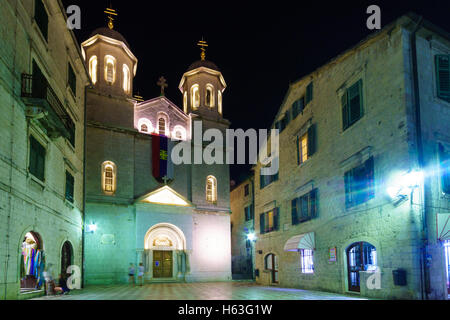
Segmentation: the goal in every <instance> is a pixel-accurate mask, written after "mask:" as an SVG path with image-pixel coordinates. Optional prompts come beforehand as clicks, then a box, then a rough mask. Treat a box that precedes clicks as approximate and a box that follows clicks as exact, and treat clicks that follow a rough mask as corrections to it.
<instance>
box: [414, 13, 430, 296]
mask: <svg viewBox="0 0 450 320" xmlns="http://www.w3.org/2000/svg"><path fill="white" fill-rule="evenodd" d="M422 21H423V18H422V17H419V20H418V21H417V22H416V27H415V28H414V30H413V32H412V33H411V38H410V41H411V55H412V57H411V58H412V72H413V92H414V104H413V108H414V115H415V125H416V143H417V157H418V164H419V168H420V169H421V170H422V171H423V169H424V168H425V163H424V151H423V141H422V122H421V114H420V92H419V91H420V90H419V76H418V67H417V46H416V40H417V36H416V33H417V31H418V30H419V29H420V27H421V25H422ZM425 181H426V179H424V188H423V193H424V195H423V206H422V219H423V223H422V234H421V238H422V239H421V240H422V248H421V249H422V250H421V261H420V262H421V263H420V267H421V274H420V277H421V285H422V290H421V291H422V300H428V293H430V277H429V272H430V270H429V265H428V262H427V257H428V253H427V251H428V250H427V245H428V221H427V219H428V198H427V196H426V193H427V188H426V186H425V184H426V183H425Z"/></svg>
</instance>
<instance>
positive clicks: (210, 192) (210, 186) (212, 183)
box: [206, 176, 217, 203]
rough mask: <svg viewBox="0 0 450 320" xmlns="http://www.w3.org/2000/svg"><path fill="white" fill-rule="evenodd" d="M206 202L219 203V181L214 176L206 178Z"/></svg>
mask: <svg viewBox="0 0 450 320" xmlns="http://www.w3.org/2000/svg"><path fill="white" fill-rule="evenodd" d="M206 201H208V202H211V203H214V202H216V201H217V180H216V178H215V177H213V176H208V177H207V178H206Z"/></svg>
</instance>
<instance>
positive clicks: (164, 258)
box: [153, 250, 173, 278]
mask: <svg viewBox="0 0 450 320" xmlns="http://www.w3.org/2000/svg"><path fill="white" fill-rule="evenodd" d="M172 260H173V259H172V251H167V250H166V251H162V250H161V251H160V250H154V251H153V278H172V265H173V261H172Z"/></svg>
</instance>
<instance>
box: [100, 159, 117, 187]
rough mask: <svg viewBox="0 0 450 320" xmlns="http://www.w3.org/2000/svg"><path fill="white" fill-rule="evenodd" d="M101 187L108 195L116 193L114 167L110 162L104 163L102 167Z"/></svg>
mask: <svg viewBox="0 0 450 320" xmlns="http://www.w3.org/2000/svg"><path fill="white" fill-rule="evenodd" d="M102 187H103V191H104V192H105V193H106V194H109V195H111V194H114V192H115V191H116V165H115V164H114V163H113V162H111V161H105V162H104V163H103V165H102Z"/></svg>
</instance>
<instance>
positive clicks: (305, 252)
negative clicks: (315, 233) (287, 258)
mask: <svg viewBox="0 0 450 320" xmlns="http://www.w3.org/2000/svg"><path fill="white" fill-rule="evenodd" d="M300 255H301V263H302V273H314V259H313V257H314V251H313V250H309V249H302V250H300Z"/></svg>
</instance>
